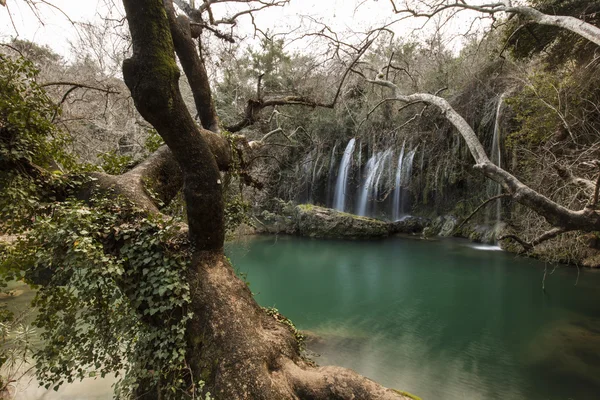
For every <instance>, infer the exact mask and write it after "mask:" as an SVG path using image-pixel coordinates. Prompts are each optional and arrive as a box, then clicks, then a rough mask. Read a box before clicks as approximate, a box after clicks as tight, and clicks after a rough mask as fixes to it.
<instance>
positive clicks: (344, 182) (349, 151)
mask: <svg viewBox="0 0 600 400" xmlns="http://www.w3.org/2000/svg"><path fill="white" fill-rule="evenodd" d="M355 142H356V140H355V139H351V140H350V141H349V142H348V145H347V146H346V150H344V156H343V157H342V161H341V163H340V169H339V171H338V176H337V181H336V183H335V196H334V197H333V208H335V209H336V210H339V211H344V208H345V206H346V189H347V187H348V175H349V174H348V171H349V170H350V164H351V162H352V156H353V154H354V145H355Z"/></svg>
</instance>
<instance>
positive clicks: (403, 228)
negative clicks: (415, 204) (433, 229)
mask: <svg viewBox="0 0 600 400" xmlns="http://www.w3.org/2000/svg"><path fill="white" fill-rule="evenodd" d="M429 223H430V221H429V219H427V218H424V217H413V216H410V215H409V216H406V217H403V218H402V219H400V220H398V221H396V222H390V233H406V234H409V235H415V234H420V233H422V232H423V230H424V229H425V227H427V226H428V225H429Z"/></svg>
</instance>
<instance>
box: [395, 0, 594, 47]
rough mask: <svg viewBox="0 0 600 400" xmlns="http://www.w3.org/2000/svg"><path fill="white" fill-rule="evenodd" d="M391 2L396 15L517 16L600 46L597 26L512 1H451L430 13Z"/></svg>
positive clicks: (427, 16)
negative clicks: (462, 13) (455, 12)
mask: <svg viewBox="0 0 600 400" xmlns="http://www.w3.org/2000/svg"><path fill="white" fill-rule="evenodd" d="M390 2H391V3H392V6H393V9H394V12H395V13H396V14H408V15H412V16H414V17H425V18H431V17H433V16H434V15H436V14H439V13H441V12H443V11H445V10H449V9H455V8H459V9H464V10H473V11H478V12H481V13H484V14H489V15H494V14H497V13H507V14H509V15H514V14H516V15H520V16H521V17H524V18H526V19H528V20H530V21H533V22H536V23H538V24H540V25H548V26H556V27H559V28H563V29H567V30H569V31H571V32H574V33H576V34H578V35H580V36H582V37H584V38H586V39H587V40H589V41H591V42H593V43H595V44H597V45H600V28H598V27H597V26H595V25H592V24H590V23H587V22H585V21H583V20H581V19H578V18H575V17H570V16H564V15H548V14H544V13H542V12H540V11H538V10H536V9H535V8H531V7H525V6H516V7H514V6H512V5H511V2H510V1H506V2H498V3H489V4H482V5H471V4H467V3H466V2H465V1H464V0H459V1H454V0H450V1H449V2H441V3H438V4H437V5H436V6H434V7H432V8H430V9H429V10H428V11H419V10H416V9H412V8H408V7H407V8H404V9H400V8H398V7H397V6H396V4H395V1H394V0H390Z"/></svg>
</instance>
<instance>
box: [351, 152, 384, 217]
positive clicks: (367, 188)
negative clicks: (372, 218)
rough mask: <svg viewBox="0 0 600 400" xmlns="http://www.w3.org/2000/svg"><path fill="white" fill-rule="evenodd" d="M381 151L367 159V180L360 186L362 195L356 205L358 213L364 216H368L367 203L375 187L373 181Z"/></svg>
mask: <svg viewBox="0 0 600 400" xmlns="http://www.w3.org/2000/svg"><path fill="white" fill-rule="evenodd" d="M380 156H381V153H375V154H373V156H372V157H371V158H369V161H367V166H366V172H365V174H366V175H365V176H366V178H365V181H364V182H363V184H362V186H361V187H360V189H359V191H358V193H359V195H360V197H359V199H358V203H357V207H356V214H357V215H360V216H362V217H366V216H367V204H368V201H369V194H370V192H371V189H372V187H373V181H374V180H375V175H376V173H377V166H378V164H379V160H380Z"/></svg>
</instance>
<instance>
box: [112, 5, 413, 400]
mask: <svg viewBox="0 0 600 400" xmlns="http://www.w3.org/2000/svg"><path fill="white" fill-rule="evenodd" d="M123 3H124V5H125V10H126V14H127V19H128V22H129V29H130V30H131V37H132V42H133V56H132V58H130V59H128V60H126V61H125V62H124V64H123V75H124V77H125V82H126V84H127V86H128V87H129V89H130V90H131V93H132V97H133V99H134V102H135V104H136V107H137V108H138V110H139V112H140V114H141V115H142V116H143V117H144V118H145V119H146V120H147V121H148V122H150V123H151V124H152V125H153V126H154V127H155V128H156V130H157V132H158V133H159V134H160V135H161V136H162V137H163V139H164V140H165V142H166V143H167V145H168V146H169V148H170V149H171V151H172V153H173V156H174V159H175V160H176V161H177V164H178V165H179V167H180V169H181V171H182V176H183V182H184V194H185V200H186V206H187V210H188V224H189V236H190V242H191V244H192V246H193V248H194V250H195V251H194V255H193V258H192V260H190V265H189V269H188V273H187V275H188V282H189V285H190V289H191V308H192V311H193V312H194V317H193V318H192V320H191V322H190V323H189V326H188V327H187V331H186V337H187V342H188V349H187V356H186V358H187V361H188V365H189V366H190V369H191V370H192V372H193V379H194V381H197V380H198V379H202V380H204V381H205V382H206V383H207V386H208V389H209V390H210V392H211V393H212V394H213V395H214V396H215V397H216V398H218V399H265V400H273V399H301V398H302V399H315V400H316V399H348V400H349V399H364V400H369V399H373V400H375V399H384V400H386V399H390V400H391V399H407V397H405V396H403V395H401V394H399V393H398V392H396V391H394V390H391V389H386V388H384V387H382V386H380V385H378V384H376V383H375V382H372V381H370V380H368V379H366V378H363V377H361V376H359V375H357V374H356V373H354V372H352V371H349V370H345V369H343V368H336V367H326V368H315V367H312V366H311V365H310V364H309V363H307V362H305V361H304V360H303V359H302V357H301V356H300V349H299V346H298V343H297V341H296V340H295V337H294V335H293V334H292V332H291V331H290V330H289V328H288V327H287V326H286V325H284V324H282V323H280V322H278V321H276V320H275V319H274V318H272V317H270V316H268V315H267V314H266V313H265V312H264V311H263V310H262V309H261V307H260V306H259V305H258V304H257V303H256V301H255V300H254V298H253V297H252V293H251V292H250V290H249V289H248V287H247V286H246V284H245V283H244V282H242V281H241V280H240V279H238V278H237V277H236V275H235V273H234V271H233V268H232V267H231V266H230V265H229V263H228V262H227V260H226V258H225V257H224V255H223V251H222V250H223V240H224V235H223V233H224V223H223V200H222V194H221V185H220V175H219V169H218V167H217V162H216V161H215V157H214V156H213V154H212V153H211V149H210V146H209V143H208V142H207V140H206V139H205V138H204V136H203V135H202V134H201V133H200V131H199V130H198V128H197V127H196V125H195V124H194V121H193V120H192V117H191V115H190V114H189V112H188V111H187V109H186V107H185V104H184V103H183V100H182V98H181V94H180V92H179V86H178V78H179V73H178V70H177V65H176V63H175V57H174V53H173V42H172V39H171V32H170V29H169V22H168V17H167V12H166V10H165V8H164V5H163V2H162V0H123ZM157 157H158V155H157ZM140 169H143V168H142V167H140Z"/></svg>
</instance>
